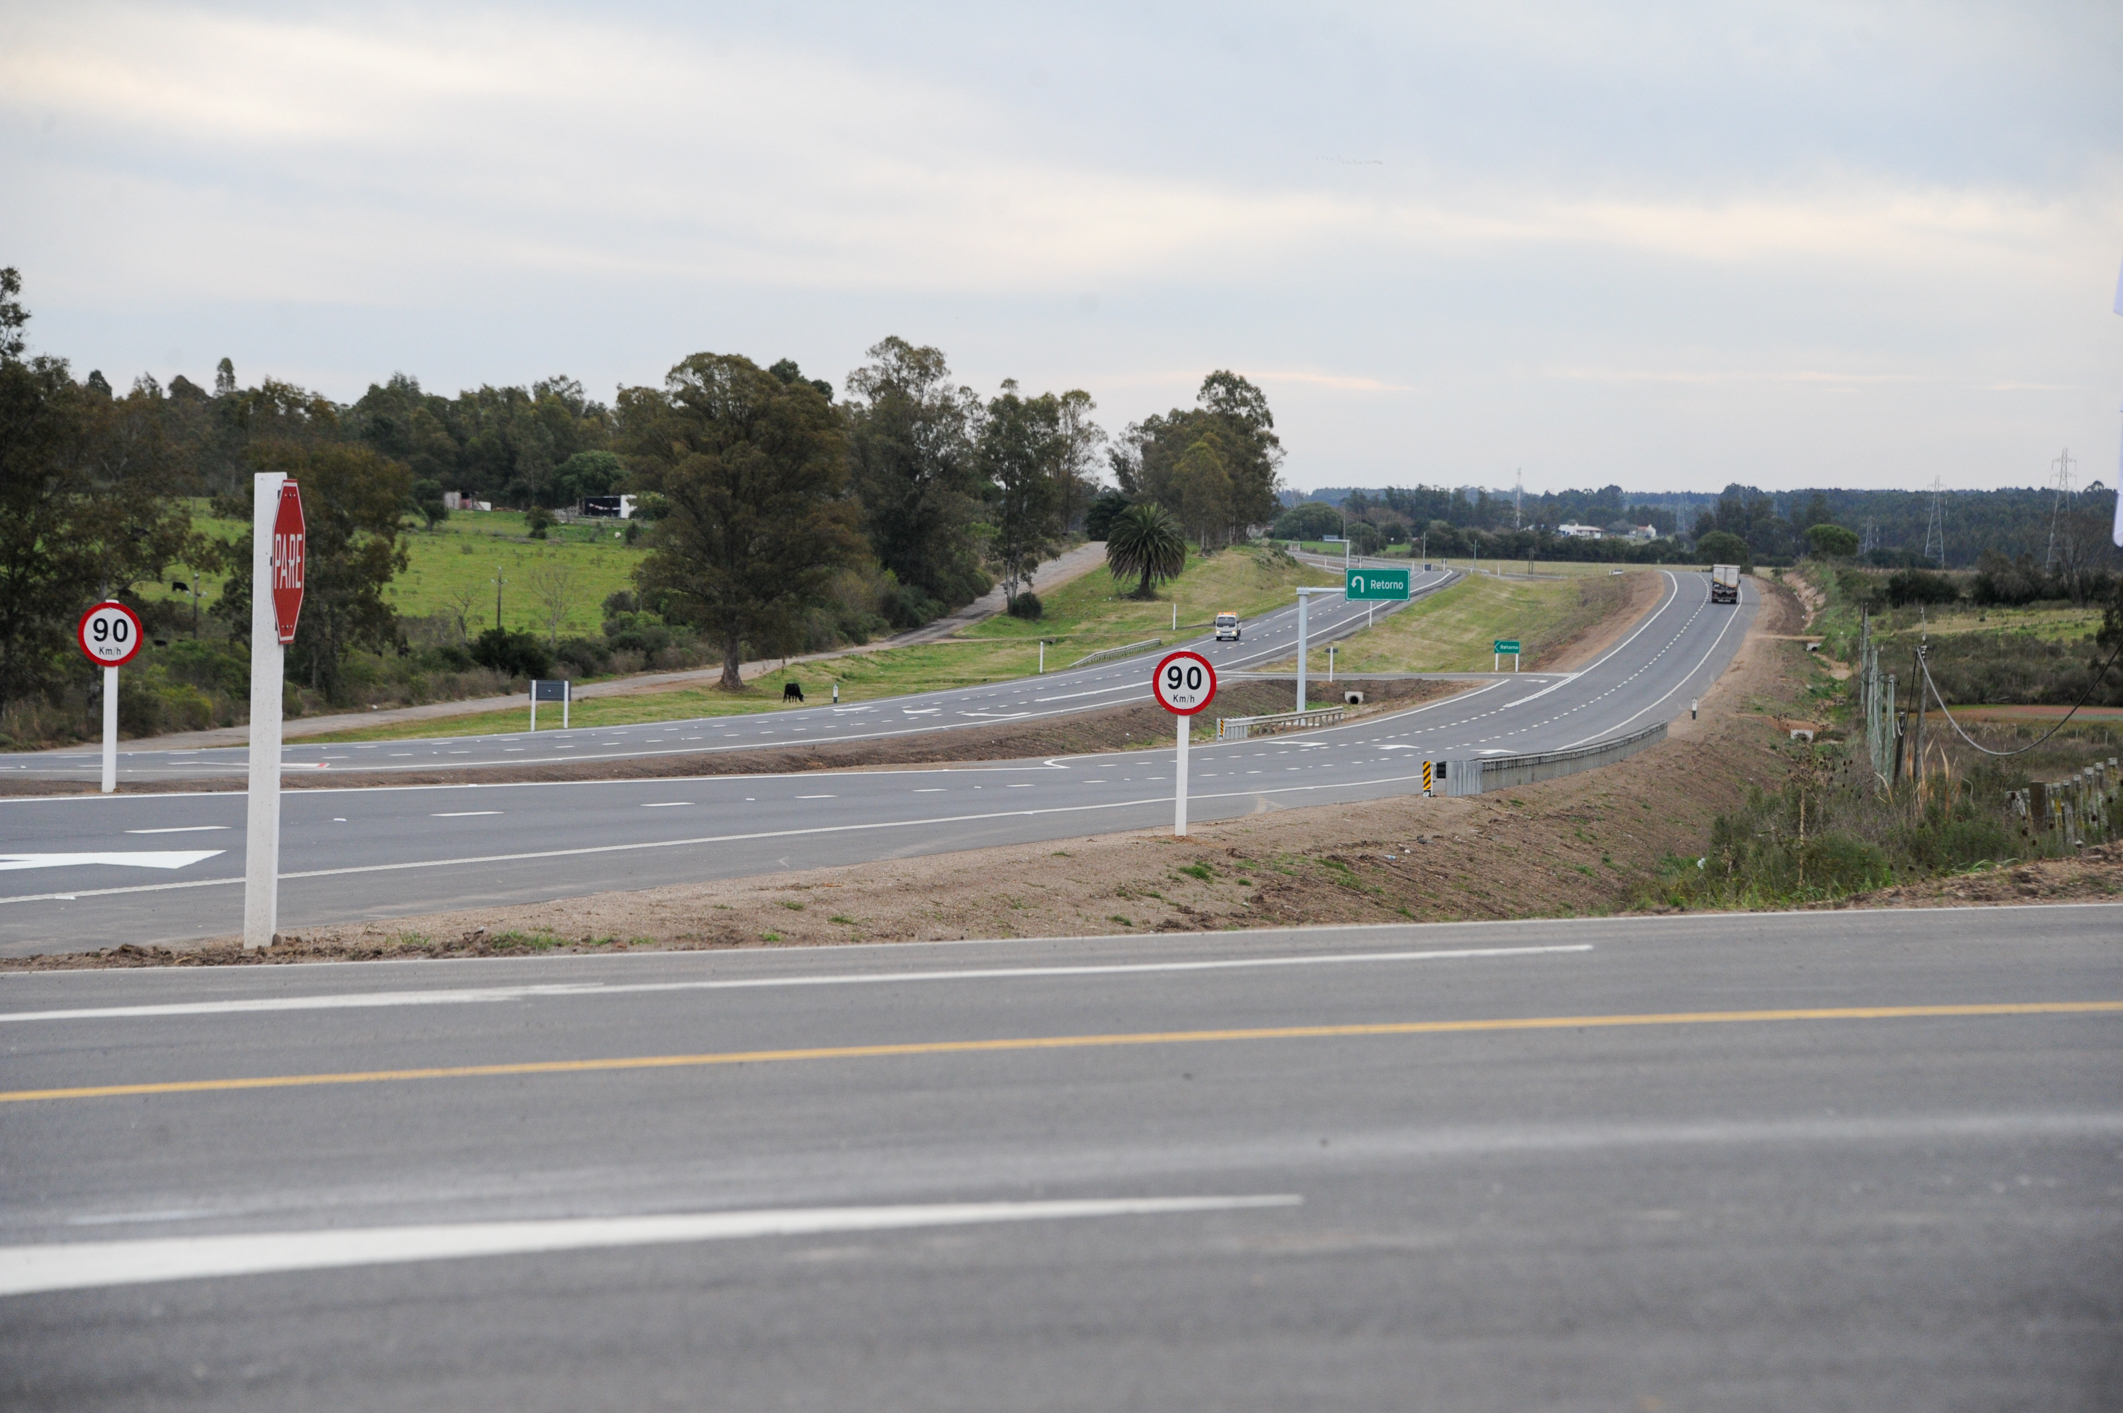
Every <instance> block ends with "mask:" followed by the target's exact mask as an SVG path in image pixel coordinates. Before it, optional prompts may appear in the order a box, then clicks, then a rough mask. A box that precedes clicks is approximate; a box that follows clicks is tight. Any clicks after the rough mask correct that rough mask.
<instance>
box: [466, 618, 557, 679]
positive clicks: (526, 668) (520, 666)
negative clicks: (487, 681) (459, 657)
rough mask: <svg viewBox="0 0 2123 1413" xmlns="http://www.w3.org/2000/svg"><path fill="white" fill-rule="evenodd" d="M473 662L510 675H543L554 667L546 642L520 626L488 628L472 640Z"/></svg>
mask: <svg viewBox="0 0 2123 1413" xmlns="http://www.w3.org/2000/svg"><path fill="white" fill-rule="evenodd" d="M472 661H474V662H476V663H478V664H479V665H480V666H482V667H491V668H493V669H494V670H495V671H496V672H500V673H503V674H505V675H507V676H510V677H543V676H545V675H546V674H547V673H549V672H551V671H552V670H553V656H552V654H551V653H549V652H547V651H546V645H545V644H544V643H541V642H540V641H538V639H537V637H536V636H534V635H533V634H530V633H526V632H523V631H522V630H521V629H518V630H516V631H514V632H511V631H510V630H509V629H507V628H489V629H487V630H486V632H484V633H481V634H480V635H479V637H478V638H477V639H475V640H474V641H473V643H472Z"/></svg>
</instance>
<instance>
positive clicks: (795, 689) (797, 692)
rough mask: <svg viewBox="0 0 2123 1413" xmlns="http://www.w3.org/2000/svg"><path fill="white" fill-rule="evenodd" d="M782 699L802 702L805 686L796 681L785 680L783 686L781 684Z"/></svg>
mask: <svg viewBox="0 0 2123 1413" xmlns="http://www.w3.org/2000/svg"><path fill="white" fill-rule="evenodd" d="M781 699H782V700H783V701H785V702H800V701H802V700H803V687H802V686H801V685H800V684H799V683H795V682H784V683H782V686H781Z"/></svg>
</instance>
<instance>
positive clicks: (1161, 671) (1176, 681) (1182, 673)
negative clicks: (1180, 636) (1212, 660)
mask: <svg viewBox="0 0 2123 1413" xmlns="http://www.w3.org/2000/svg"><path fill="white" fill-rule="evenodd" d="M1150 690H1151V691H1153V692H1155V693H1157V704H1158V705H1159V706H1161V707H1163V708H1164V709H1165V710H1166V711H1169V712H1172V713H1174V714H1175V715H1179V716H1192V715H1194V714H1195V713H1196V712H1198V711H1200V710H1201V709H1202V708H1204V707H1206V706H1208V705H1209V703H1210V701H1211V700H1213V699H1214V698H1215V696H1216V669H1215V668H1213V667H1211V666H1210V665H1209V659H1207V658H1205V657H1203V656H1202V655H1201V654H1200V653H1193V652H1184V651H1183V652H1176V653H1168V654H1166V656H1165V659H1164V661H1162V662H1160V663H1158V665H1157V675H1156V676H1155V677H1153V678H1152V679H1151V681H1150Z"/></svg>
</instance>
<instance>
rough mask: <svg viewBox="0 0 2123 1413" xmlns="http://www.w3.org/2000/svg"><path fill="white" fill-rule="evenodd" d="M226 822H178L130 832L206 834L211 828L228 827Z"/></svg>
mask: <svg viewBox="0 0 2123 1413" xmlns="http://www.w3.org/2000/svg"><path fill="white" fill-rule="evenodd" d="M226 828H228V826H227V825H226V824H178V825H173V826H171V827H170V828H168V829H128V830H126V831H125V832H126V833H128V834H205V833H208V832H209V831H211V830H216V829H226Z"/></svg>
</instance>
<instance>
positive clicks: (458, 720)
mask: <svg viewBox="0 0 2123 1413" xmlns="http://www.w3.org/2000/svg"><path fill="white" fill-rule="evenodd" d="M1339 582H1340V579H1339V576H1338V575H1335V574H1331V573H1326V572H1323V571H1320V570H1315V569H1308V568H1305V567H1302V566H1299V565H1297V564H1295V563H1294V562H1293V561H1291V560H1290V559H1288V558H1287V557H1285V556H1282V555H1278V554H1275V553H1273V552H1271V551H1264V550H1254V549H1243V548H1241V549H1229V550H1225V551H1223V552H1222V553H1220V554H1215V555H1211V556H1209V557H1208V558H1206V559H1204V558H1202V557H1201V556H1199V555H1196V556H1194V557H1192V558H1190V559H1189V560H1188V562H1187V568H1186V571H1185V573H1183V574H1182V575H1181V576H1180V577H1179V578H1178V579H1176V580H1174V581H1172V582H1171V583H1169V584H1166V585H1163V586H1161V587H1160V589H1159V597H1158V598H1157V599H1155V600H1152V601H1150V602H1140V601H1137V600H1134V599H1129V598H1126V597H1124V593H1125V587H1126V586H1122V585H1117V584H1115V583H1114V581H1113V579H1112V576H1110V575H1109V574H1107V573H1106V572H1105V571H1104V570H1102V569H1100V570H1094V571H1092V572H1091V573H1089V574H1086V575H1085V576H1083V577H1082V578H1081V579H1077V580H1075V581H1074V582H1072V583H1068V584H1064V585H1062V586H1061V587H1059V588H1057V589H1055V590H1054V591H1053V592H1052V593H1051V594H1042V595H1041V599H1042V601H1043V605H1044V607H1045V609H1046V616H1045V617H1044V618H1043V619H1042V620H1041V621H1039V622H1037V623H1028V622H1025V621H1023V620H1021V619H1016V618H1008V617H1003V616H997V617H995V618H991V619H988V620H987V621H985V622H983V623H980V624H978V625H976V626H975V627H974V628H973V629H972V630H971V631H970V632H969V633H968V634H966V635H965V636H964V637H960V638H950V639H945V640H944V641H942V642H937V643H927V644H922V645H920V646H917V647H905V648H888V649H884V650H881V651H878V652H874V653H851V654H848V655H846V656H842V657H837V658H833V659H831V660H829V661H824V662H816V663H799V664H796V665H795V666H792V667H790V668H789V669H788V670H787V671H785V672H774V673H770V674H768V675H767V676H765V677H762V678H759V679H757V680H756V681H754V682H752V683H750V684H748V685H749V687H750V690H748V691H746V692H744V693H743V694H741V695H740V694H733V693H729V692H723V691H721V690H719V689H717V688H716V687H715V686H714V685H713V684H712V683H706V684H702V685H698V686H688V687H684V688H679V689H675V690H672V691H667V692H641V693H634V694H629V695H626V696H612V697H590V698H586V699H583V700H579V701H577V702H576V703H575V705H574V708H573V711H572V713H571V719H572V722H573V723H574V724H576V725H579V726H622V725H626V724H628V723H631V722H639V721H673V720H680V719H684V718H687V717H695V716H730V715H735V714H738V713H749V712H759V711H778V710H781V709H782V704H781V691H782V684H783V683H785V682H789V681H794V682H799V683H801V684H802V685H803V689H804V692H805V694H806V696H807V697H808V698H809V703H810V704H811V705H813V706H815V705H817V704H818V702H819V701H820V700H821V699H826V698H830V696H831V693H832V687H833V684H834V683H835V682H838V683H839V684H840V696H841V700H842V701H844V702H860V701H869V700H874V699H876V698H879V697H895V696H902V695H906V694H908V693H913V692H929V691H936V690H939V689H942V688H949V687H965V686H975V685H978V684H980V683H983V682H998V681H1004V680H1007V679H1009V678H1013V677H1028V676H1030V675H1032V674H1033V673H1034V672H1036V671H1038V669H1039V645H1040V641H1041V640H1042V639H1045V640H1046V641H1047V643H1048V644H1049V645H1050V646H1049V647H1048V648H1047V669H1048V670H1049V671H1056V670H1059V669H1061V668H1064V667H1067V666H1068V665H1069V664H1070V663H1072V662H1074V661H1076V660H1077V659H1078V658H1080V657H1083V656H1085V655H1086V654H1089V653H1092V652H1096V651H1098V650H1099V649H1101V648H1109V647H1120V646H1122V645H1124V644H1127V643H1135V642H1143V641H1145V640H1148V639H1151V638H1157V639H1162V640H1164V641H1167V642H1170V641H1172V640H1173V639H1174V637H1175V633H1174V630H1173V627H1172V622H1173V618H1174V609H1175V607H1176V608H1177V610H1178V615H1177V616H1178V620H1179V629H1178V632H1177V636H1179V637H1188V636H1192V635H1193V634H1195V633H1198V632H1200V631H1201V630H1202V629H1203V628H1205V627H1207V626H1208V625H1209V623H1210V621H1211V620H1212V619H1213V618H1214V617H1215V615H1216V614H1218V613H1221V612H1231V613H1236V614H1239V615H1240V616H1241V617H1244V618H1252V617H1256V616H1258V615H1260V614H1262V613H1265V612H1267V611H1269V610H1270V609H1273V608H1276V607H1279V606H1281V605H1284V604H1287V603H1289V602H1290V601H1291V599H1292V597H1293V596H1292V594H1291V592H1290V591H1291V590H1292V589H1293V588H1295V587H1296V586H1297V585H1299V584H1335V583H1339ZM540 716H541V719H542V720H550V721H551V722H552V723H553V724H554V725H558V724H559V717H558V714H557V713H556V712H554V711H553V710H551V709H550V708H549V709H548V710H547V711H546V712H542V713H540ZM528 720H529V708H528V707H525V708H523V709H520V710H518V709H510V710H507V711H494V712H481V713H477V714H472V715H466V716H453V717H446V718H443V719H440V720H430V721H416V722H404V723H397V724H393V725H388V726H374V727H364V728H360V729H357V730H353V731H344V732H335V733H333V734H331V735H325V736H306V737H304V738H303V739H304V740H307V741H383V740H405V739H409V738H413V737H419V738H422V739H425V738H429V737H437V736H481V735H490V734H494V733H498V732H504V731H521V730H523V729H524V728H525V726H526V725H527V724H528Z"/></svg>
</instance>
